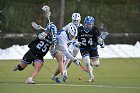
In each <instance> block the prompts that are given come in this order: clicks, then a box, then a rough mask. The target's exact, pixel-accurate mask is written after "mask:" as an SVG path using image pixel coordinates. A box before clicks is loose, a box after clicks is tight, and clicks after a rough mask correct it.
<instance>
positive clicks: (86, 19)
mask: <svg viewBox="0 0 140 93" xmlns="http://www.w3.org/2000/svg"><path fill="white" fill-rule="evenodd" d="M84 23H85V24H94V18H93V17H92V16H87V17H86V18H85V20H84Z"/></svg>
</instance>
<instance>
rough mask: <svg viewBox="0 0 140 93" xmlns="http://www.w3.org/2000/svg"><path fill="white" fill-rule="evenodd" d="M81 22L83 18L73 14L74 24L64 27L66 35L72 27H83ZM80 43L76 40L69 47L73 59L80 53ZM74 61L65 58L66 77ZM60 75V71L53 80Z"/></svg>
mask: <svg viewBox="0 0 140 93" xmlns="http://www.w3.org/2000/svg"><path fill="white" fill-rule="evenodd" d="M80 21H81V16H80V14H79V13H73V14H72V22H70V23H69V24H67V25H66V26H64V27H63V28H62V30H63V31H66V33H68V31H69V27H70V26H71V25H72V26H76V29H77V28H78V27H79V26H82V24H81V23H80ZM78 46H79V43H78V41H77V39H74V40H73V41H72V43H71V44H70V45H69V46H68V50H69V52H70V53H71V54H72V55H73V57H76V55H77V54H78V52H79V47H78ZM72 62H73V61H72V60H70V59H68V58H67V57H65V56H64V74H65V76H66V77H68V76H67V68H68V67H69V66H70V64H71V63H72ZM58 74H59V71H56V72H55V74H54V75H52V77H51V78H52V79H53V78H54V77H56V76H57V75H58Z"/></svg>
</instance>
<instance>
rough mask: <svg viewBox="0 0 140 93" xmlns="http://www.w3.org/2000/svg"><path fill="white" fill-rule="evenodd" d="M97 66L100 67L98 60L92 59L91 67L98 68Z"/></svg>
mask: <svg viewBox="0 0 140 93" xmlns="http://www.w3.org/2000/svg"><path fill="white" fill-rule="evenodd" d="M99 65H100V62H99V58H94V59H92V62H91V66H96V67H99Z"/></svg>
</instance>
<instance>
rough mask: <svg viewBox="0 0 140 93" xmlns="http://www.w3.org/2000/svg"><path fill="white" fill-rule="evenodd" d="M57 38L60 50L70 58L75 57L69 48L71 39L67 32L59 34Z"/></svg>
mask: <svg viewBox="0 0 140 93" xmlns="http://www.w3.org/2000/svg"><path fill="white" fill-rule="evenodd" d="M57 40H58V45H59V47H60V51H62V53H63V54H64V55H65V56H66V57H67V58H68V59H72V60H73V59H74V57H73V56H72V55H71V53H70V52H69V50H68V45H67V43H69V40H68V39H67V35H66V34H65V35H64V34H61V35H58V36H57Z"/></svg>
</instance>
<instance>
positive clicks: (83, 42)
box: [81, 38, 93, 46]
mask: <svg viewBox="0 0 140 93" xmlns="http://www.w3.org/2000/svg"><path fill="white" fill-rule="evenodd" d="M81 40H82V42H81V44H82V45H84V46H87V44H88V45H92V44H93V41H92V38H89V39H88V40H87V39H85V38H81ZM86 42H87V43H86Z"/></svg>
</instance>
